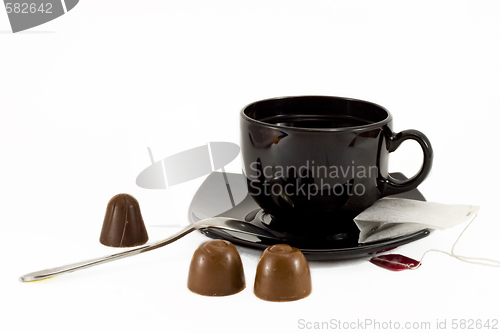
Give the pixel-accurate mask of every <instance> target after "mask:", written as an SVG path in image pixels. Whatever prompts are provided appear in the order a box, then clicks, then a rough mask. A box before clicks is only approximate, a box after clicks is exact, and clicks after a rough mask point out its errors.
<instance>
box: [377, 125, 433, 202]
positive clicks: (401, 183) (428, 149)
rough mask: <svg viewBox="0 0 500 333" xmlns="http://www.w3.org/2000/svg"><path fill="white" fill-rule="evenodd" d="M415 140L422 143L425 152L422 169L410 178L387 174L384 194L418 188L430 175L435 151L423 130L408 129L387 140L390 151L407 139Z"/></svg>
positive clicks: (384, 180) (384, 181)
mask: <svg viewBox="0 0 500 333" xmlns="http://www.w3.org/2000/svg"><path fill="white" fill-rule="evenodd" d="M410 139H411V140H415V141H417V142H418V143H419V144H420V147H421V148H422V151H423V153H424V162H423V163H422V167H421V168H420V171H419V172H418V173H417V174H416V175H415V176H413V177H411V178H410V179H408V180H397V179H395V178H393V177H391V175H387V178H383V179H382V182H383V187H382V188H383V191H382V193H383V196H387V195H393V194H397V193H401V192H406V191H410V190H413V189H415V188H417V186H418V185H420V183H422V182H423V181H424V179H425V178H426V177H427V176H428V175H429V172H430V171H431V167H432V159H433V152H432V146H431V143H430V141H429V139H427V137H426V136H425V134H423V133H422V132H419V131H417V130H406V131H402V132H399V133H397V134H396V135H392V136H391V137H389V139H388V140H387V142H388V150H389V153H392V152H394V151H395V150H396V149H398V147H399V146H400V145H401V144H402V143H403V141H406V140H410Z"/></svg>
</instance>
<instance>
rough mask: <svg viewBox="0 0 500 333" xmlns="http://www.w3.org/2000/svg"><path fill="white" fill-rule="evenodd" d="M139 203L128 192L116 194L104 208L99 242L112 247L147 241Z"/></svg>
mask: <svg viewBox="0 0 500 333" xmlns="http://www.w3.org/2000/svg"><path fill="white" fill-rule="evenodd" d="M148 239H149V238H148V233H147V231H146V226H145V225H144V221H143V220H142V215H141V209H140V208H139V203H138V202H137V200H136V199H135V198H134V197H133V196H131V195H130V194H117V195H115V196H114V197H112V198H111V200H109V202H108V207H107V208H106V215H105V216H104V222H103V224H102V230H101V238H100V239H99V241H100V242H101V244H104V245H106V246H112V247H132V246H138V245H142V244H144V243H146V242H147V241H148Z"/></svg>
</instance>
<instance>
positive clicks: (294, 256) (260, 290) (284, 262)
mask: <svg viewBox="0 0 500 333" xmlns="http://www.w3.org/2000/svg"><path fill="white" fill-rule="evenodd" d="M311 290H312V287H311V273H310V271H309V264H308V263H307V260H306V258H305V257H304V255H303V254H302V252H301V251H300V250H299V249H297V248H295V247H291V246H290V245H287V244H277V245H273V246H270V247H268V248H267V249H266V250H265V251H264V253H262V256H261V257H260V260H259V264H258V265H257V273H256V274H255V285H254V293H255V295H256V296H257V297H259V298H261V299H263V300H266V301H275V302H286V301H295V300H298V299H301V298H304V297H307V296H309V294H310V293H311Z"/></svg>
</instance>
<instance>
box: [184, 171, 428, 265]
mask: <svg viewBox="0 0 500 333" xmlns="http://www.w3.org/2000/svg"><path fill="white" fill-rule="evenodd" d="M391 175H392V177H394V178H396V179H401V180H405V179H407V178H406V177H405V176H404V175H403V174H401V173H393V174H391ZM396 196H397V197H402V198H407V199H414V200H421V201H425V198H424V196H423V195H422V194H421V193H420V192H419V191H418V190H413V191H409V192H406V193H402V194H399V195H396ZM214 216H224V217H233V218H236V219H239V220H242V221H245V222H242V223H238V224H237V227H238V228H240V229H241V230H246V229H247V228H248V227H249V225H250V226H251V227H252V228H255V227H258V228H260V229H262V230H263V234H267V235H268V236H266V237H262V236H258V235H255V236H254V235H248V234H243V233H239V232H227V231H223V230H216V229H206V230H204V231H203V234H205V235H206V236H208V237H210V238H215V239H225V240H228V241H230V242H232V243H234V244H237V245H242V246H247V247H251V248H257V249H265V248H266V247H268V246H270V245H273V244H279V243H287V244H289V245H291V246H294V247H298V248H299V249H300V250H301V251H302V252H303V253H304V255H305V256H306V257H307V259H310V260H335V259H350V258H359V257H364V256H370V255H373V254H374V253H376V252H381V251H384V250H388V249H391V248H394V247H397V246H400V245H403V244H406V243H410V242H413V241H415V240H418V239H421V238H424V237H426V236H427V235H429V233H430V231H429V230H428V229H424V230H421V231H418V232H416V233H412V234H409V235H406V236H402V237H397V238H393V239H387V240H383V241H379V242H373V243H369V244H359V243H358V236H359V229H358V228H357V226H356V224H355V223H354V222H353V221H352V218H345V220H344V221H338V222H337V221H336V223H335V224H334V225H335V229H331V230H328V229H326V230H322V231H321V233H315V234H314V235H310V234H309V235H308V234H302V235H300V236H297V235H296V234H295V233H294V235H292V234H289V233H287V232H285V231H279V230H280V229H279V227H276V226H275V225H273V223H274V222H273V220H272V219H271V217H270V216H269V215H268V214H266V213H265V212H264V211H263V210H262V209H260V207H259V206H258V205H257V204H256V203H255V201H254V200H253V199H252V197H251V196H250V195H249V194H248V192H247V186H246V180H245V178H244V176H243V175H242V174H235V173H222V172H213V173H211V174H210V175H209V176H208V177H207V179H206V180H205V181H204V182H203V184H202V185H201V186H200V188H199V189H198V191H197V192H196V194H195V196H194V197H193V200H192V201H191V205H190V207H189V219H190V221H191V223H194V222H197V221H199V220H201V219H205V218H209V217H214ZM274 224H275V223H274Z"/></svg>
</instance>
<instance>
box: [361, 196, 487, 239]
mask: <svg viewBox="0 0 500 333" xmlns="http://www.w3.org/2000/svg"><path fill="white" fill-rule="evenodd" d="M478 211H479V207H478V206H471V205H447V204H439V203H433V202H426V201H418V200H410V199H403V198H393V197H386V198H382V199H380V200H378V201H376V202H375V203H374V204H373V205H372V206H371V207H369V208H367V209H366V210H364V211H363V212H362V213H361V214H359V215H358V216H356V217H355V218H354V222H355V223H356V225H357V226H358V228H359V230H360V234H359V239H358V242H359V243H371V242H376V241H380V240H384V239H391V238H396V237H400V236H404V235H408V234H411V233H414V232H417V231H420V230H423V229H446V228H450V227H453V226H455V225H458V224H460V223H464V222H469V223H470V222H471V221H472V220H473V219H474V218H475V216H476V215H477V213H478Z"/></svg>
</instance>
